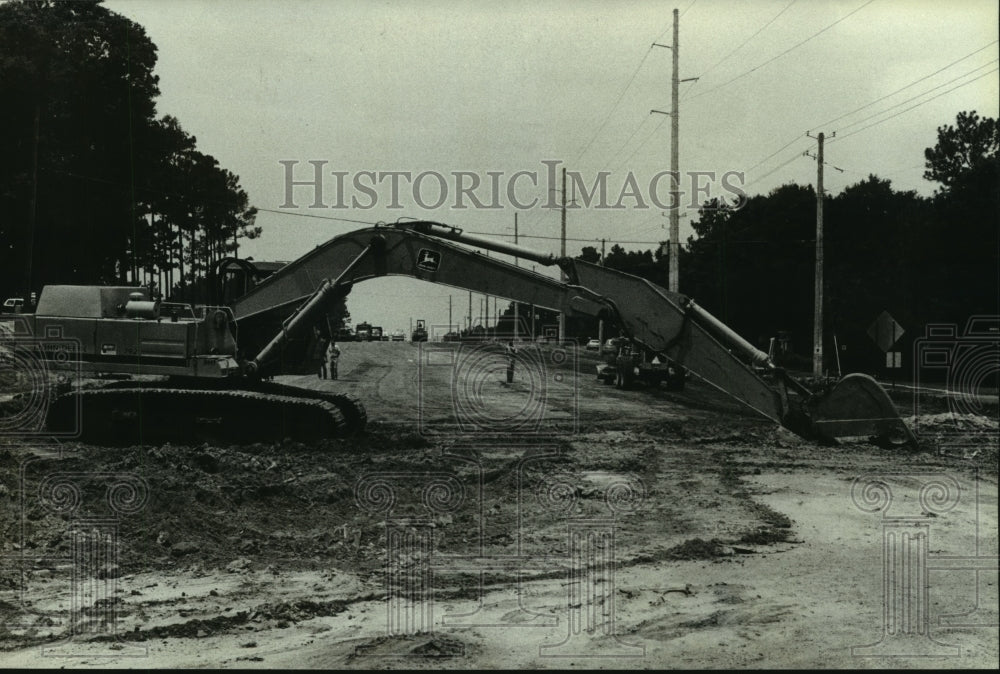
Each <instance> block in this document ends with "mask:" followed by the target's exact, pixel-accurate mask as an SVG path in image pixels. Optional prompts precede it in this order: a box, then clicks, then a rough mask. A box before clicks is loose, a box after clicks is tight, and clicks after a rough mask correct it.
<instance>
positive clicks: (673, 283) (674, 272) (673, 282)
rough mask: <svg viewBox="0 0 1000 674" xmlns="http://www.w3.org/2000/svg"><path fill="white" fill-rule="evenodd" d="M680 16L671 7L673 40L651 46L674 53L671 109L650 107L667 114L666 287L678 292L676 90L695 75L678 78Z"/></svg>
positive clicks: (693, 79) (678, 168)
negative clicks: (668, 125)
mask: <svg viewBox="0 0 1000 674" xmlns="http://www.w3.org/2000/svg"><path fill="white" fill-rule="evenodd" d="M679 36H680V16H679V14H678V12H677V9H674V39H673V43H672V45H671V46H667V45H665V44H659V43H656V42H654V43H653V46H654V47H664V48H666V49H669V50H670V51H672V52H673V62H674V63H673V66H674V67H673V73H672V74H671V76H670V105H671V108H670V112H663V111H662V110H650V112H651V113H653V112H655V113H658V114H661V115H669V116H670V245H669V247H668V248H667V255H668V257H667V261H668V264H669V267H670V268H669V271H668V272H667V289H668V290H670V291H671V292H675V293H676V292H680V251H681V247H680V246H681V243H680V238H681V234H680V220H681V214H680V208H681V199H680V181H681V174H680V158H679V157H680V109H679V107H680V98H679V96H678V89H679V87H680V83H681V82H694V81H697V80H698V78H697V77H689V78H687V79H683V80H682V79H680V37H679Z"/></svg>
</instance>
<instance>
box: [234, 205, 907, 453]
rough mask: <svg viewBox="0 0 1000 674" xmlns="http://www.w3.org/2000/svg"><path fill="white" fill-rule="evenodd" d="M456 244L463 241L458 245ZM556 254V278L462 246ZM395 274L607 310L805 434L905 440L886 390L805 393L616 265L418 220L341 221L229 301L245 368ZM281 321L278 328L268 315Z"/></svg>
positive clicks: (754, 353)
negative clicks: (333, 305)
mask: <svg viewBox="0 0 1000 674" xmlns="http://www.w3.org/2000/svg"><path fill="white" fill-rule="evenodd" d="M459 244H464V245H459ZM469 245H471V246H475V247H477V248H483V249H486V250H492V251H495V252H498V253H503V254H508V255H514V256H516V257H519V258H524V259H528V260H531V261H534V262H536V263H538V264H541V265H558V266H559V267H560V268H561V269H562V270H563V271H564V272H565V274H566V276H567V278H568V281H567V282H566V283H563V282H560V281H556V280H554V279H551V278H549V277H547V276H543V275H541V274H537V273H535V272H532V271H530V270H527V269H524V268H522V267H519V266H516V265H513V264H510V263H508V262H505V261H503V260H501V259H498V258H496V257H489V256H487V255H485V254H483V253H482V252H480V251H476V250H470V249H469V248H467V247H466V246H469ZM389 275H402V276H410V277H413V278H417V279H420V280H424V281H430V282H432V283H438V284H443V285H448V286H453V287H456V288H461V289H463V290H471V291H474V292H477V293H485V294H490V295H494V296H498V297H504V298H506V299H510V300H514V301H517V302H520V303H523V304H534V305H536V306H540V307H545V308H548V309H552V310H555V311H559V312H563V313H564V314H566V315H567V316H574V315H583V316H591V317H597V318H601V319H605V320H612V321H614V322H615V323H616V324H617V325H619V326H621V327H622V328H623V329H624V330H625V332H626V334H628V335H629V336H630V337H631V338H632V339H633V340H634V341H635V342H637V343H638V344H640V345H642V346H643V347H645V348H646V349H648V350H649V351H651V352H653V353H657V354H660V355H662V356H665V357H667V358H669V359H670V360H672V361H673V362H675V363H676V364H678V365H680V366H682V367H684V368H686V369H687V370H689V371H690V372H692V373H693V374H695V375H697V376H698V377H700V378H702V379H704V380H705V381H706V382H708V383H709V384H711V385H713V386H715V387H716V388H718V389H720V390H721V391H723V392H725V393H727V394H728V395H730V396H732V397H733V398H735V399H737V400H739V401H740V402H742V403H743V404H745V405H747V406H748V407H750V408H751V409H753V410H755V411H756V412H758V413H759V414H761V415H763V416H765V417H767V418H769V419H772V420H774V421H775V422H777V423H779V424H781V425H783V426H785V427H786V428H789V429H790V430H792V431H793V432H795V433H798V434H799V435H802V436H804V437H808V438H810V439H830V438H833V437H842V436H848V435H850V436H862V435H865V436H876V437H879V438H890V437H900V436H901V437H903V438H904V439H905V440H907V441H909V442H915V439H914V438H913V436H912V434H911V433H910V431H909V429H907V427H906V426H905V424H903V422H902V421H901V420H900V418H899V416H898V414H897V413H896V411H895V408H894V407H893V405H892V403H891V401H890V400H889V398H888V396H887V395H886V393H885V391H884V390H883V389H882V388H881V387H880V386H879V385H878V384H877V383H876V382H875V381H874V380H873V379H871V378H870V377H867V376H865V375H849V376H848V377H845V378H844V379H843V380H842V381H841V383H840V384H839V385H838V386H837V387H836V388H835V389H834V390H833V391H831V392H829V393H828V394H827V395H825V396H816V395H813V394H812V393H811V392H810V391H808V390H807V389H805V388H804V387H803V386H801V385H800V384H798V383H797V382H795V380H793V379H792V378H791V377H789V376H788V375H787V374H786V373H785V372H784V371H783V370H781V369H780V368H777V367H776V366H775V365H774V364H773V363H772V362H771V360H770V359H769V358H768V356H767V354H765V353H763V352H761V351H760V350H758V349H756V348H755V347H753V346H752V345H751V344H749V343H748V342H747V341H746V340H744V339H743V338H742V337H740V336H739V335H738V334H737V333H735V332H734V331H733V330H731V329H730V328H729V327H727V326H726V325H725V324H723V323H722V322H721V321H719V320H718V319H716V318H715V317H714V316H712V315H711V314H710V313H708V312H707V311H705V310H704V309H703V308H701V307H700V306H699V305H698V304H697V303H695V302H694V301H693V300H692V299H691V298H689V297H687V296H685V295H681V294H679V293H672V292H669V291H667V290H665V289H664V288H661V287H659V286H657V285H656V284H653V283H650V282H649V281H646V280H645V279H641V278H638V277H635V276H632V275H629V274H625V273H623V272H620V271H616V270H613V269H608V268H605V267H601V266H598V265H594V264H590V263H587V262H583V261H581V260H574V259H569V258H563V259H558V258H555V257H554V256H551V255H546V254H541V253H538V252H535V251H532V250H529V249H526V248H521V247H519V246H512V245H509V244H506V243H502V242H497V241H493V240H489V239H484V238H480V237H476V236H473V235H469V234H465V233H464V232H462V230H460V229H457V228H454V227H448V226H446V225H441V224H439V223H434V222H427V221H414V222H407V223H401V224H397V225H394V226H387V227H374V228H368V229H362V230H357V231H354V232H349V233H347V234H344V235H342V236H338V237H336V238H334V239H332V240H330V241H328V242H327V243H325V244H323V245H321V246H318V247H317V248H316V249H314V250H312V251H310V252H309V253H308V254H306V255H305V256H303V257H301V258H299V259H298V260H296V261H295V262H292V263H290V264H289V265H287V266H285V267H284V268H282V269H281V270H279V271H278V272H277V273H275V274H274V275H273V276H271V277H270V278H268V279H267V280H266V281H264V282H263V283H261V284H260V285H258V286H256V287H255V288H253V289H252V290H251V291H250V292H249V293H247V294H246V295H244V296H243V297H241V298H239V299H237V300H236V301H235V302H234V303H233V306H232V309H233V313H234V316H235V320H236V323H237V325H238V326H239V331H240V334H241V336H245V337H246V338H247V339H248V340H250V341H251V342H252V341H253V337H252V336H253V335H261V334H264V335H267V339H266V340H260V341H258V342H257V347H259V348H258V349H256V350H254V349H252V350H253V352H254V353H256V355H255V356H254V357H253V358H252V359H251V360H250V361H249V368H248V369H249V370H250V371H251V372H254V371H265V370H268V369H269V368H271V369H273V364H274V363H275V362H277V361H278V360H280V355H281V353H282V350H283V349H284V348H285V347H286V346H287V344H288V342H289V340H291V339H293V338H294V337H295V336H296V335H299V334H301V333H302V332H303V331H304V330H305V328H306V326H308V325H310V324H313V323H315V321H316V320H317V317H318V316H319V315H320V314H321V312H322V311H324V310H325V308H326V307H327V306H328V305H329V302H330V300H331V298H332V297H334V296H336V295H338V294H343V293H346V292H349V291H350V288H351V287H352V286H353V285H354V284H355V283H358V282H361V281H365V280H367V279H371V278H376V277H381V276H389ZM276 322H280V324H281V326H282V327H281V330H280V331H279V332H278V334H277V335H275V334H274V330H273V329H271V328H269V327H267V326H273V325H275V323H276Z"/></svg>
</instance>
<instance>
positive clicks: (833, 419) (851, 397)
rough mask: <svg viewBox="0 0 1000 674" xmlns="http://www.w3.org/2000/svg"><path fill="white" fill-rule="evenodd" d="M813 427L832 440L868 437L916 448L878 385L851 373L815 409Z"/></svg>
mask: <svg viewBox="0 0 1000 674" xmlns="http://www.w3.org/2000/svg"><path fill="white" fill-rule="evenodd" d="M811 416H812V420H813V426H814V428H815V429H816V430H817V431H818V432H819V433H821V434H822V435H824V436H827V437H831V438H838V437H846V436H852V437H856V436H868V437H871V438H873V439H875V441H876V442H878V443H879V444H885V445H911V446H913V447H916V446H917V439H916V437H914V435H913V433H912V432H911V431H910V429H909V428H908V427H907V426H906V424H905V423H903V420H902V419H901V418H900V417H899V413H898V412H897V411H896V407H895V405H893V403H892V400H890V399H889V394H888V393H886V392H885V389H883V388H882V387H881V386H879V384H878V382H876V381H875V380H874V379H872V378H871V377H869V376H868V375H866V374H849V375H847V376H846V377H844V378H843V379H841V380H840V381H839V382H837V384H836V386H834V387H833V389H832V390H831V391H830V392H829V393H828V394H827V395H825V396H824V397H823V398H821V399H820V400H819V401H818V402H817V403H816V404H815V406H814V407H813V409H812V415H811Z"/></svg>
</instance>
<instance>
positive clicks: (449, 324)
mask: <svg viewBox="0 0 1000 674" xmlns="http://www.w3.org/2000/svg"><path fill="white" fill-rule="evenodd" d="M448 332H451V295H448Z"/></svg>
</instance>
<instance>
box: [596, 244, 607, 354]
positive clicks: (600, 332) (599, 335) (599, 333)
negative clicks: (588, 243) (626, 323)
mask: <svg viewBox="0 0 1000 674" xmlns="http://www.w3.org/2000/svg"><path fill="white" fill-rule="evenodd" d="M606 241H607V239H601V260H600V264H601V266H602V267H603V266H604V244H605V242H606ZM597 341H599V342H600V343H601V345H600V346H599V347H597V353H598V354H603V353H604V319H603V318H602V319H599V320H598V321H597Z"/></svg>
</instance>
